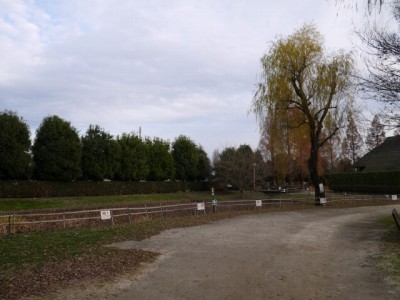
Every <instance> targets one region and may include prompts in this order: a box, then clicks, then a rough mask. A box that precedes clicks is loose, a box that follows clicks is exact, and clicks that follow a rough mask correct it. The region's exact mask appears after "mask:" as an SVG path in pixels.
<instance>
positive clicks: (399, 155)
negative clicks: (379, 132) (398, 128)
mask: <svg viewBox="0 0 400 300" xmlns="http://www.w3.org/2000/svg"><path fill="white" fill-rule="evenodd" d="M352 169H353V170H354V171H357V172H380V171H394V170H400V135H396V136H392V137H388V138H386V139H385V141H384V142H383V143H382V144H380V145H379V146H378V147H376V148H374V149H372V150H371V151H370V152H368V153H367V154H365V155H364V156H363V157H361V158H360V159H359V160H358V161H357V162H356V163H355V164H354V165H353V166H352Z"/></svg>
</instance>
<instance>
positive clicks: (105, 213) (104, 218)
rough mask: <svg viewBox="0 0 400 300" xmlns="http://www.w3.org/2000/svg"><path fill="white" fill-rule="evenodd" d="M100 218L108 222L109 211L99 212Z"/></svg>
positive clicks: (109, 217)
mask: <svg viewBox="0 0 400 300" xmlns="http://www.w3.org/2000/svg"><path fill="white" fill-rule="evenodd" d="M100 217H101V219H102V220H110V219H111V211H110V210H102V211H100Z"/></svg>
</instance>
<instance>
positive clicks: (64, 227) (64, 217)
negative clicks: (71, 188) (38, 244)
mask: <svg viewBox="0 0 400 300" xmlns="http://www.w3.org/2000/svg"><path fill="white" fill-rule="evenodd" d="M63 220H64V229H65V213H63Z"/></svg>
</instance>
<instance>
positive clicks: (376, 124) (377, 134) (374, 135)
mask: <svg viewBox="0 0 400 300" xmlns="http://www.w3.org/2000/svg"><path fill="white" fill-rule="evenodd" d="M385 137H386V135H385V127H384V125H383V124H382V123H381V121H380V119H379V116H378V115H375V117H374V119H373V120H372V123H371V127H370V128H369V131H368V135H367V139H366V142H365V143H366V144H367V147H368V150H369V151H371V150H372V149H374V148H376V147H378V146H379V145H380V144H382V143H383V141H384V140H385Z"/></svg>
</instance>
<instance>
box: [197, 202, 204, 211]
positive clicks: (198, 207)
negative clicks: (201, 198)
mask: <svg viewBox="0 0 400 300" xmlns="http://www.w3.org/2000/svg"><path fill="white" fill-rule="evenodd" d="M197 210H206V207H205V205H204V203H197Z"/></svg>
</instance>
